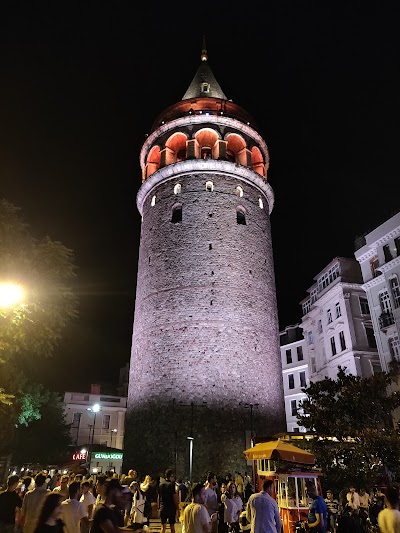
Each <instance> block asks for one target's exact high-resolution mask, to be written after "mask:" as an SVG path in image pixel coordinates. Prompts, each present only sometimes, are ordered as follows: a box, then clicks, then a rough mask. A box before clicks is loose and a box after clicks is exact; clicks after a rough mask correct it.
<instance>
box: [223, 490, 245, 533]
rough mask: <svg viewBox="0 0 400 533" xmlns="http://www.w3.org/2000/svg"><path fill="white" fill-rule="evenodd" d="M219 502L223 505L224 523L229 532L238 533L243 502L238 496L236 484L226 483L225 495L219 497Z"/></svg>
mask: <svg viewBox="0 0 400 533" xmlns="http://www.w3.org/2000/svg"><path fill="white" fill-rule="evenodd" d="M221 501H223V503H224V505H225V513H224V521H225V523H226V524H228V528H229V532H231V531H232V532H235V533H239V530H240V527H239V517H240V513H241V512H242V511H243V501H242V498H241V497H240V496H239V495H238V493H237V487H236V484H235V483H234V482H233V481H231V482H230V483H228V487H227V490H226V492H225V494H224V495H223V496H221Z"/></svg>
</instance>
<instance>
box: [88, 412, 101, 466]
mask: <svg viewBox="0 0 400 533" xmlns="http://www.w3.org/2000/svg"><path fill="white" fill-rule="evenodd" d="M87 410H88V411H92V413H94V418H93V428H92V437H91V439H90V443H89V469H90V463H91V461H92V451H93V440H94V430H95V427H96V415H97V413H98V412H99V411H100V405H99V404H98V403H95V404H94V405H93V406H92V407H88V408H87Z"/></svg>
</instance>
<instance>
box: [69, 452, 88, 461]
mask: <svg viewBox="0 0 400 533" xmlns="http://www.w3.org/2000/svg"><path fill="white" fill-rule="evenodd" d="M72 459H73V460H74V461H86V453H74V455H73V456H72Z"/></svg>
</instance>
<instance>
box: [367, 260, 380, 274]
mask: <svg viewBox="0 0 400 533" xmlns="http://www.w3.org/2000/svg"><path fill="white" fill-rule="evenodd" d="M369 266H370V268H371V274H372V277H373V278H376V277H377V276H379V272H378V268H379V259H378V258H377V257H372V258H371V259H370V261H369Z"/></svg>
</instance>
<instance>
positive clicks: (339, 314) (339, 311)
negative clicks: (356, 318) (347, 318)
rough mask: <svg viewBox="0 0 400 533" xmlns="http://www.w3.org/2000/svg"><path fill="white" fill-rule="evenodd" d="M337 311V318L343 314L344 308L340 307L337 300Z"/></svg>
mask: <svg viewBox="0 0 400 533" xmlns="http://www.w3.org/2000/svg"><path fill="white" fill-rule="evenodd" d="M335 313H336V318H339V317H341V316H342V310H341V309H340V303H339V302H337V303H336V305H335Z"/></svg>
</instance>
